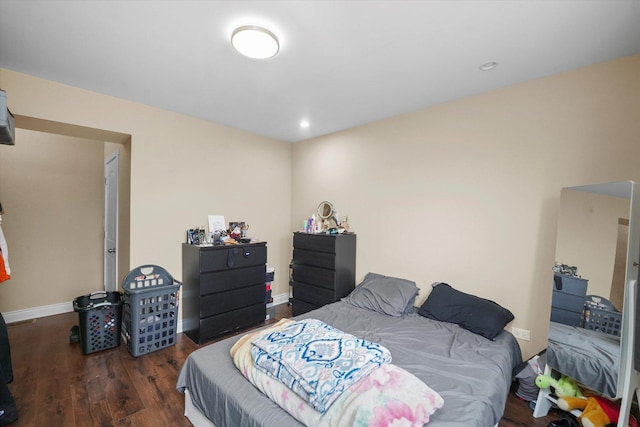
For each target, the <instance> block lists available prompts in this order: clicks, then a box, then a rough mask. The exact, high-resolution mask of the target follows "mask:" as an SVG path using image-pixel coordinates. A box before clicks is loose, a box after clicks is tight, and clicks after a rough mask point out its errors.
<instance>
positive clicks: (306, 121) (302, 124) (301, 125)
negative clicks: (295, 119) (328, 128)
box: [300, 120, 311, 128]
mask: <svg viewBox="0 0 640 427" xmlns="http://www.w3.org/2000/svg"><path fill="white" fill-rule="evenodd" d="M310 124H311V123H309V121H308V120H303V121H301V122H300V127H301V128H308V127H309V125H310Z"/></svg>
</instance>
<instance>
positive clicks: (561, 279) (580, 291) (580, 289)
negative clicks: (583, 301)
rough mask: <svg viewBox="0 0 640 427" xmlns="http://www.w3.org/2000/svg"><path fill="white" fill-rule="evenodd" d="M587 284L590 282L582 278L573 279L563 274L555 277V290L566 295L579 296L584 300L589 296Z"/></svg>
mask: <svg viewBox="0 0 640 427" xmlns="http://www.w3.org/2000/svg"><path fill="white" fill-rule="evenodd" d="M587 284H588V281H587V280H586V279H582V278H580V277H571V276H565V275H561V274H557V275H554V276H553V290H554V291H560V292H563V293H565V294H571V295H578V296H581V297H583V298H584V297H586V296H587Z"/></svg>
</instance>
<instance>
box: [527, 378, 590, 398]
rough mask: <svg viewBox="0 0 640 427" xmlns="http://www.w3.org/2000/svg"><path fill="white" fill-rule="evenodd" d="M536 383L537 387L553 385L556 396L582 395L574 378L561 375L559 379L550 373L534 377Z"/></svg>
mask: <svg viewBox="0 0 640 427" xmlns="http://www.w3.org/2000/svg"><path fill="white" fill-rule="evenodd" d="M536 385H537V386H538V388H549V386H551V387H553V389H554V390H555V391H556V395H557V396H558V397H561V396H572V397H575V396H578V397H579V396H582V392H581V391H580V387H578V384H577V383H576V382H575V380H574V379H572V378H569V377H565V376H563V377H561V378H560V379H559V380H556V379H555V378H553V377H552V376H550V375H538V376H537V377H536Z"/></svg>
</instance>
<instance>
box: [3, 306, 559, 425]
mask: <svg viewBox="0 0 640 427" xmlns="http://www.w3.org/2000/svg"><path fill="white" fill-rule="evenodd" d="M277 308H278V310H277V312H276V319H280V318H282V317H290V315H291V310H290V308H289V307H288V306H287V305H280V306H278V307H277ZM276 319H272V320H271V321H270V322H268V323H271V322H274V321H275V320H276ZM77 324H78V314H77V313H73V312H72V313H66V314H60V315H56V316H49V317H44V318H40V319H37V320H35V321H28V322H19V323H14V324H11V325H9V339H10V342H11V352H12V359H13V365H14V377H15V380H14V382H13V383H12V384H10V385H9V387H10V389H11V391H12V392H13V394H14V396H15V398H16V401H17V404H18V410H19V414H20V415H19V419H18V421H17V422H16V423H14V424H12V427H14V426H15V427H36V426H37V427H44V426H55V427H58V426H64V427H89V426H96V427H106V426H136V427H146V426H149V427H152V426H153V427H158V426H172V427H173V426H176V427H179V426H191V423H189V421H188V420H187V419H186V418H185V417H184V416H183V412H184V399H183V395H182V394H180V393H179V392H178V391H176V389H175V384H176V379H177V376H178V372H179V370H180V367H181V366H182V364H183V362H184V360H185V358H186V357H187V356H188V355H189V354H190V353H191V352H192V351H194V350H196V349H197V348H198V345H196V344H194V343H193V342H192V341H191V340H190V339H189V338H187V337H186V336H185V335H184V334H179V336H178V340H177V343H176V345H175V346H171V347H168V348H165V349H163V350H159V351H156V352H153V353H149V354H146V355H144V356H141V357H138V358H135V357H133V356H131V355H130V354H129V352H128V351H127V349H126V347H125V346H124V345H120V347H118V348H113V349H110V350H104V351H101V352H97V353H92V354H89V355H86V356H84V355H82V350H81V347H80V344H70V343H69V330H70V329H71V327H72V326H73V325H77ZM556 415H557V414H556ZM554 418H555V416H552V417H547V418H540V419H534V418H533V417H532V413H531V410H530V409H529V407H528V404H527V403H526V402H523V401H521V400H519V399H518V398H517V397H516V396H515V395H514V394H513V393H510V394H509V398H508V401H507V407H506V412H505V415H504V417H503V419H502V421H500V424H499V426H500V427H515V426H531V427H546V426H547V424H548V423H549V421H550V420H552V419H554ZM487 427H489V426H487Z"/></svg>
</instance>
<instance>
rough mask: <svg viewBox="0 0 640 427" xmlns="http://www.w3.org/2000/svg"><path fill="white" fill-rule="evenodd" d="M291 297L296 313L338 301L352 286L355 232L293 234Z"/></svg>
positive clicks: (353, 284) (354, 268)
mask: <svg viewBox="0 0 640 427" xmlns="http://www.w3.org/2000/svg"><path fill="white" fill-rule="evenodd" d="M291 267H292V270H293V271H292V281H291V285H292V287H293V298H292V300H291V304H292V309H291V312H292V314H293V315H294V316H297V315H299V314H302V313H306V312H307V311H310V310H314V309H316V308H319V307H322V306H323V305H325V304H329V303H332V302H335V301H338V300H339V299H340V298H343V297H345V296H347V295H349V293H350V292H351V291H352V290H353V289H354V288H355V275H356V235H355V234H351V233H349V234H308V233H294V234H293V262H292V265H291Z"/></svg>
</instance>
